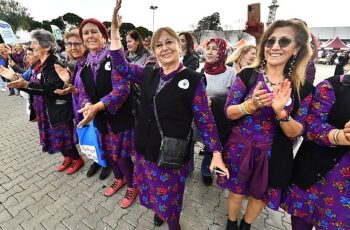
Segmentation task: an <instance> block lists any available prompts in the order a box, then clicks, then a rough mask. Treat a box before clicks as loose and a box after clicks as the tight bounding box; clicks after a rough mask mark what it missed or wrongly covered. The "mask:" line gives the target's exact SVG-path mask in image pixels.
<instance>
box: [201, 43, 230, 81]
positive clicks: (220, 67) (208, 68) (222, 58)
mask: <svg viewBox="0 0 350 230" xmlns="http://www.w3.org/2000/svg"><path fill="white" fill-rule="evenodd" d="M210 42H215V43H216V45H217V46H218V47H219V50H218V59H217V61H216V62H215V63H211V64H209V63H207V62H205V63H204V72H205V73H207V74H211V75H217V74H221V73H223V72H225V71H226V65H225V62H226V59H227V51H226V46H227V44H226V41H225V40H224V39H221V38H219V37H214V38H212V39H210V40H209V41H208V42H207V45H208V44H209V43H210Z"/></svg>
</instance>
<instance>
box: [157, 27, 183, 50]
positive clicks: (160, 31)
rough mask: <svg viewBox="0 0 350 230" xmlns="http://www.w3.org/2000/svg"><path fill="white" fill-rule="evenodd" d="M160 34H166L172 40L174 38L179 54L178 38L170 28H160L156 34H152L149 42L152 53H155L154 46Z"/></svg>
mask: <svg viewBox="0 0 350 230" xmlns="http://www.w3.org/2000/svg"><path fill="white" fill-rule="evenodd" d="M162 32H167V33H168V34H169V35H170V36H171V37H172V38H174V39H175V40H176V42H177V44H178V46H179V48H180V52H181V46H180V38H179V36H177V34H176V32H175V31H174V30H173V29H172V28H170V27H161V28H159V29H158V30H157V31H156V32H154V34H153V36H152V40H151V50H152V52H153V53H155V48H156V44H157V42H158V40H159V38H160V35H161V34H162Z"/></svg>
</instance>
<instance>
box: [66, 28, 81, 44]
mask: <svg viewBox="0 0 350 230" xmlns="http://www.w3.org/2000/svg"><path fill="white" fill-rule="evenodd" d="M71 37H77V38H80V39H81V37H80V35H79V31H78V30H77V29H75V30H71V31H68V32H66V33H65V34H64V40H65V41H68V39H69V38H71Z"/></svg>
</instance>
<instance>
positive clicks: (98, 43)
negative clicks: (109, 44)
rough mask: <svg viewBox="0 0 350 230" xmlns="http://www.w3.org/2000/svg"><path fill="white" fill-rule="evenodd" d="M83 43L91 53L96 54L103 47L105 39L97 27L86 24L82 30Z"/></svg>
mask: <svg viewBox="0 0 350 230" xmlns="http://www.w3.org/2000/svg"><path fill="white" fill-rule="evenodd" d="M82 34H83V41H84V44H85V46H86V48H87V49H88V50H89V51H91V52H97V51H99V50H100V49H102V48H103V47H104V46H105V42H106V40H105V38H104V37H103V36H102V33H101V32H100V30H99V29H98V27H97V26H96V25H95V24H93V23H86V24H85V25H84V27H83V29H82Z"/></svg>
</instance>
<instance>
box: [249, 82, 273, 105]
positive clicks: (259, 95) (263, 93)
mask: <svg viewBox="0 0 350 230" xmlns="http://www.w3.org/2000/svg"><path fill="white" fill-rule="evenodd" d="M261 87H262V82H261V81H259V82H258V84H257V85H256V87H255V89H254V91H253V95H252V99H251V100H249V101H248V105H249V109H252V110H253V111H255V110H257V109H260V108H263V107H265V106H270V105H271V103H272V100H273V98H274V94H273V93H268V92H267V90H266V89H261Z"/></svg>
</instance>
